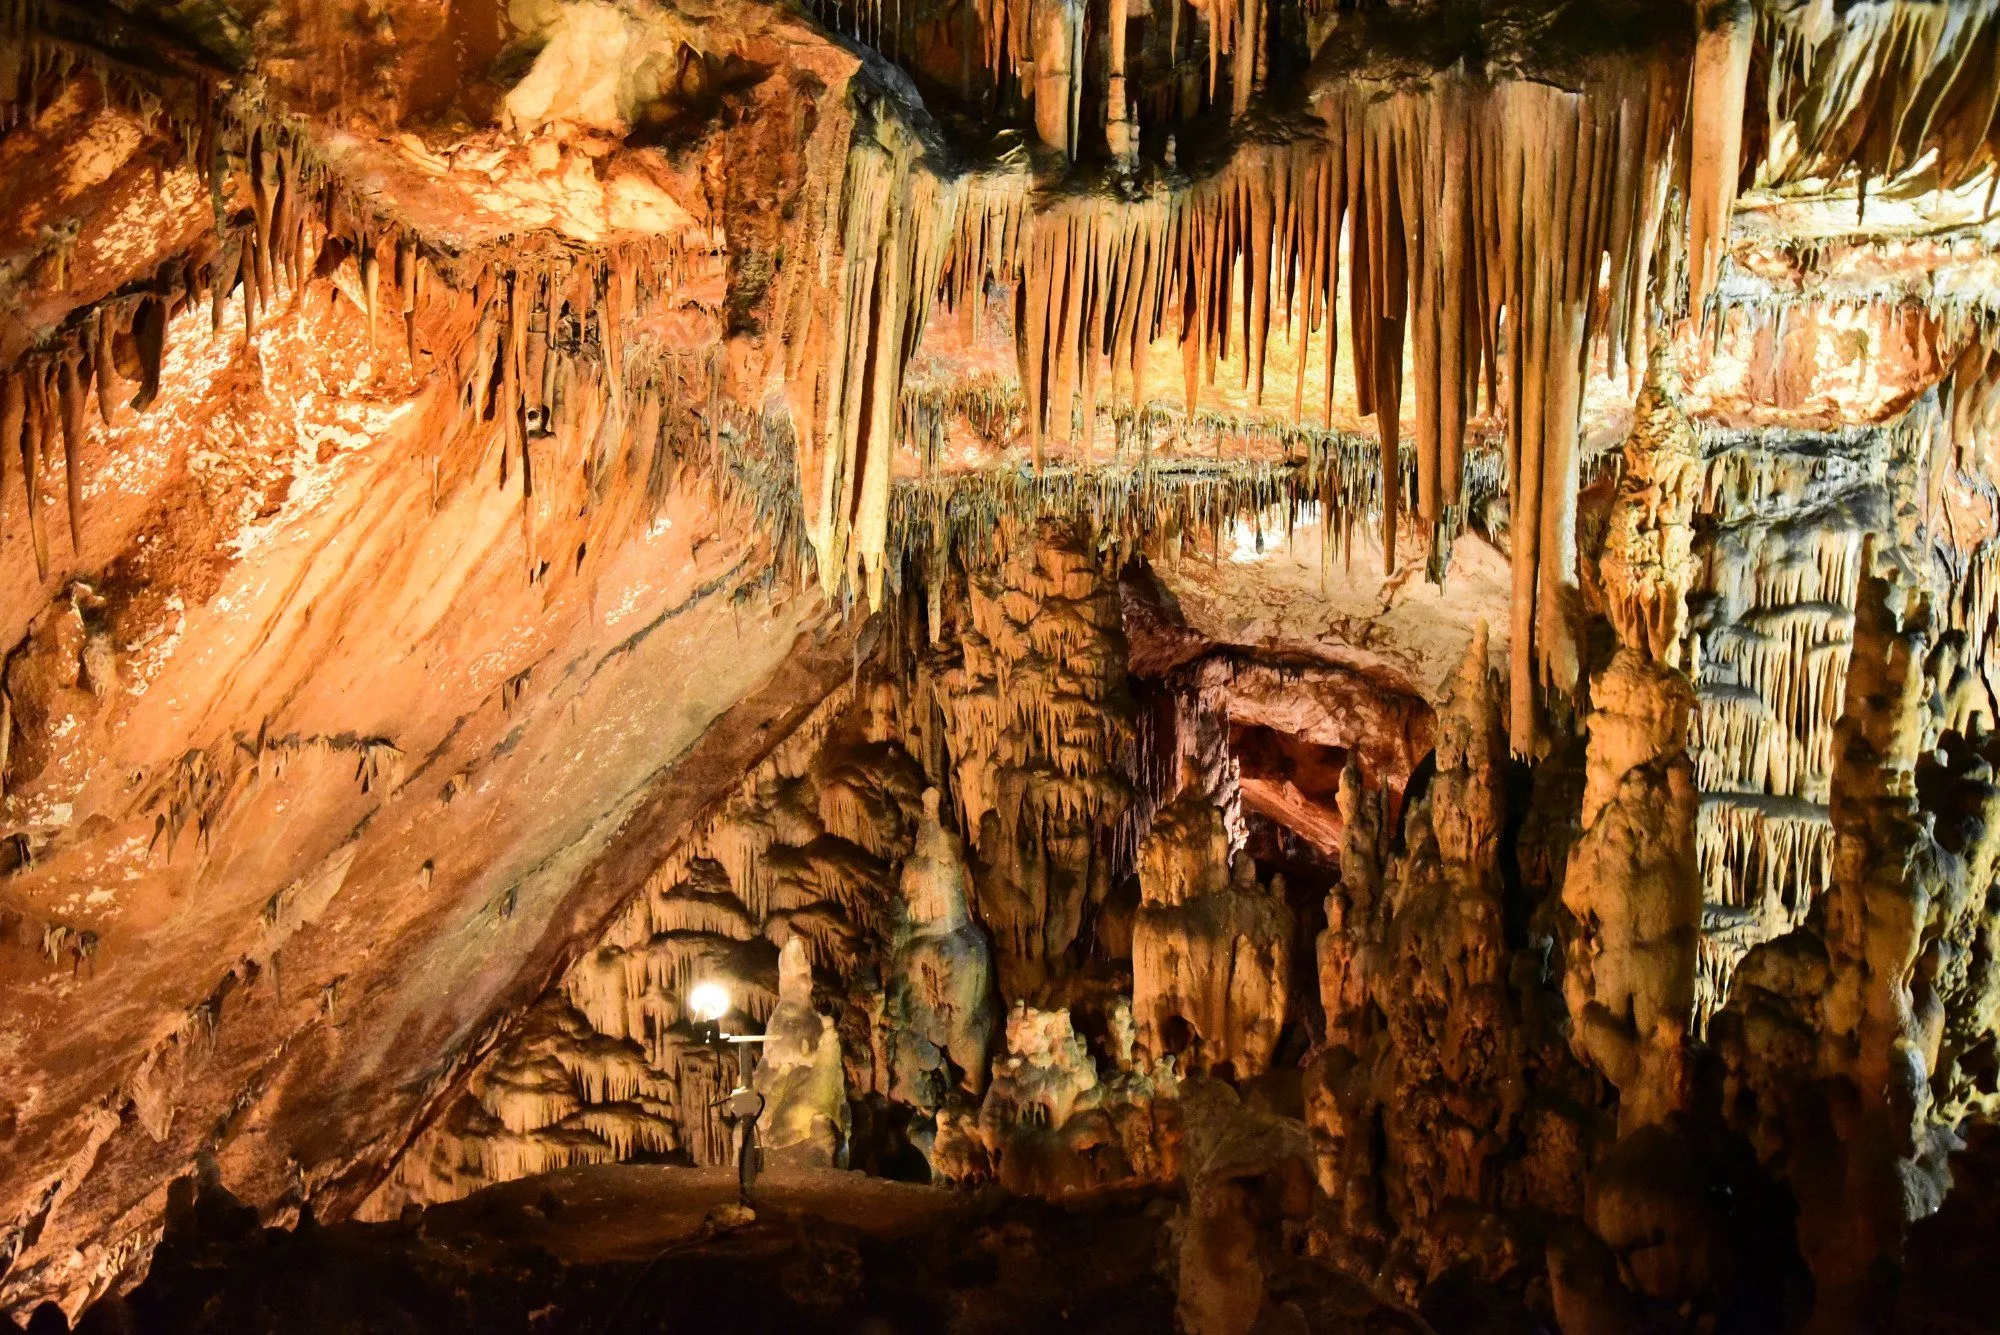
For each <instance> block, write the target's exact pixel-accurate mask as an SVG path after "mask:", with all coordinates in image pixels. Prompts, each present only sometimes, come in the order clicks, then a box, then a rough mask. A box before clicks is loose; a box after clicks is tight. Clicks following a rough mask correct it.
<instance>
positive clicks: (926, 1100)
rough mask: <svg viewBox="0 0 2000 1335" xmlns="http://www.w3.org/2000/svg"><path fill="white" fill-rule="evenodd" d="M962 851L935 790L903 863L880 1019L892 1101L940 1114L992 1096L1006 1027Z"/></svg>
mask: <svg viewBox="0 0 2000 1335" xmlns="http://www.w3.org/2000/svg"><path fill="white" fill-rule="evenodd" d="M964 848H965V846H964V843H963V841H962V840H960V839H959V837H958V835H957V834H956V833H954V832H952V831H950V830H947V829H945V828H944V827H943V826H942V825H940V824H939V823H938V791H937V789H935V788H928V789H925V790H924V810H923V817H922V823H921V824H920V825H919V826H918V827H917V843H916V849H915V851H914V852H913V853H912V854H911V856H910V859H909V861H907V862H905V863H904V864H903V878H902V894H903V917H902V920H901V921H900V923H899V924H898V927H897V929H896V931H895V933H894V935H893V936H892V937H891V941H890V948H889V968H888V983H887V996H886V998H885V1006H884V1011H883V1020H882V1027H883V1031H884V1033H883V1039H882V1041H883V1044H884V1046H885V1048H886V1049H887V1050H888V1052H889V1053H890V1057H889V1063H890V1067H891V1071H892V1077H891V1084H890V1092H891V1093H892V1094H893V1095H894V1096H895V1097H897V1098H900V1099H902V1100H904V1101H906V1102H908V1103H911V1104H913V1105H915V1106H916V1107H919V1108H936V1107H938V1106H939V1105H940V1104H942V1103H944V1102H945V1100H946V1098H947V1097H948V1096H949V1095H951V1094H952V1093H953V1092H954V1091H955V1090H958V1089H963V1090H964V1091H965V1092H966V1093H967V1094H969V1095H971V1096H972V1097H974V1098H977V1097H978V1096H979V1095H980V1094H982V1093H984V1092H985V1089H986V1077H987V1074H988V1062H989V1058H990V1056H991V1053H992V1048H993V1036H994V1028H995V1026H996V1025H997V1024H998V1022H999V1003H998V1001H997V999H996V997H995V994H994V991H993V954H992V950H991V948H990V947H989V946H988V944H987V941H986V934H985V933H984V932H982V931H981V930H980V929H979V925H978V924H977V923H975V922H974V921H973V920H972V914H971V910H970V907H969V905H968V891H969V890H970V877H969V876H968V874H967V872H966V867H965V852H964Z"/></svg>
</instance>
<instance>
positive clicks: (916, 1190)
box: [79, 1164, 1173, 1335]
mask: <svg viewBox="0 0 2000 1335" xmlns="http://www.w3.org/2000/svg"><path fill="white" fill-rule="evenodd" d="M735 1194H736V1190H735V1174H734V1171H733V1170H730V1169H721V1168H701V1169H697V1168H679V1167H671V1166H664V1165H646V1164H623V1165H606V1166H602V1167H593V1168H580V1169H571V1170H566V1171H561V1172H555V1173H550V1174H545V1175H542V1176H538V1177H532V1178H525V1179H521V1180H519V1181H515V1182H510V1183H506V1184H504V1185H501V1186H497V1187H493V1188H489V1189H487V1190H485V1191H482V1192H479V1193H477V1194H475V1195H473V1196H470V1197H467V1198H466V1199H464V1200H461V1201H456V1202H452V1203H450V1204H445V1205H438V1206H433V1207H431V1208H430V1209H428V1210H425V1211H421V1212H418V1211H412V1212H410V1213H408V1214H407V1215H405V1216H404V1217H402V1218H400V1219H397V1220H393V1221H388V1222H384V1223H355V1222H350V1223H339V1224H328V1225H315V1224H312V1223H306V1224H304V1225H303V1226H301V1227H299V1228H296V1229H276V1228H270V1229H266V1228H260V1227H258V1226H257V1224H256V1221H255V1218H254V1216H253V1215H252V1214H251V1212H249V1211H248V1210H247V1209H245V1208H244V1207H241V1206H239V1205H236V1204H235V1203H234V1202H233V1201H231V1200H230V1199H229V1198H227V1197H226V1196H218V1195H216V1194H214V1193H210V1194H204V1195H203V1196H201V1197H200V1198H199V1200H198V1201H197V1202H196V1203H195V1204H194V1206H193V1207H192V1208H191V1209H184V1210H183V1211H182V1212H181V1215H180V1217H179V1219H178V1220H177V1221H175V1222H172V1223H170V1225H169V1229H168V1233H167V1236H166V1238H165V1239H164V1240H163V1241H162V1243H161V1245H160V1247H159V1249H158V1251H157V1252H156V1254H155V1257H154V1261H153V1266H152V1270H151V1272H150V1274H149V1275H148V1276H147V1278H146V1280H145V1281H144V1282H143V1283H142V1284H140V1285H139V1286H138V1287H137V1288H136V1289H135V1290H134V1291H133V1292H132V1293H131V1294H130V1295H129V1297H128V1298H127V1299H125V1300H123V1301H122V1302H119V1301H114V1302H111V1303H106V1304H101V1305H100V1306H99V1308H97V1309H93V1310H92V1311H91V1312H89V1313H86V1315H85V1316H84V1318H83V1320H82V1322H81V1323H80V1325H79V1329H80V1330H105V1331H111V1330H120V1331H131V1330H137V1331H172V1332H181V1331H197V1330H199V1331H212V1332H234V1331H243V1332H248V1331H258V1332H263V1331H274V1330H283V1331H288V1332H336V1331H338V1332H349V1331H356V1332H358V1331H367V1332H400V1331H411V1332H415V1331H425V1332H434V1331H446V1330H452V1331H457V1330H464V1331H481V1332H487V1331H492V1332H510V1331H603V1332H625V1331H690V1332H692V1331H703V1332H717V1331H726V1332H737V1331H841V1332H871V1333H874V1332H879V1333H880V1335H890V1333H891V1332H904V1331H908V1332H918V1331H954V1332H968V1333H974V1332H977V1333H982V1335H983V1333H984V1332H1000V1331H1019V1330H1074V1331H1090V1332H1105V1333H1106V1335H1112V1333H1115V1332H1126V1331H1132V1332H1137V1331H1149V1332H1151V1331H1164V1330H1170V1329H1172V1328H1173V1294H1172V1290H1171V1287H1170V1283H1169V1280H1168V1278H1167V1276H1168V1274H1169V1273H1170V1272H1169V1270H1168V1268H1167V1267H1166V1266H1165V1265H1164V1264H1163V1257H1164V1255H1165V1250H1164V1249H1165V1248H1166V1247H1167V1246H1168V1241H1167V1240H1168V1237H1169V1233H1168V1228H1167V1224H1168V1221H1169V1219H1170V1217H1171V1214H1172V1204H1171V1202H1170V1201H1169V1200H1167V1199H1166V1198H1164V1197H1162V1196H1160V1195H1158V1194H1155V1193H1148V1194H1133V1193H1119V1194H1108V1195H1098V1196H1093V1197H1091V1198H1089V1199H1087V1200H1085V1201H1081V1202H1077V1203H1072V1204H1064V1205H1052V1204H1048V1203H1044V1202H1038V1201H1027V1200H1021V1199H1017V1198H1011V1197H1006V1196H1004V1195H1002V1194H1000V1193H998V1192H989V1191H962V1190H952V1189H948V1188H940V1187H929V1186H918V1185H914V1184H910V1183H903V1182H894V1181H889V1180H885V1179H881V1178H871V1177H867V1176H864V1175H862V1174H859V1173H849V1172H835V1171H830V1170H817V1171H815V1170H804V1169H785V1168H779V1169H774V1170H772V1171H770V1172H768V1173H766V1174H765V1175H764V1176H763V1177H762V1178H761V1179H760V1180H759V1182H758V1184H757V1188H756V1191H755V1193H754V1197H753V1199H754V1201H755V1205H756V1210H755V1218H754V1219H752V1220H750V1221H748V1222H743V1223H733V1224H732V1223H729V1222H726V1221H725V1220H724V1219H723V1218H722V1217H721V1216H716V1217H714V1218H712V1212H715V1211H717V1210H718V1207H727V1206H728V1205H730V1204H732V1203H733V1202H734V1200H735Z"/></svg>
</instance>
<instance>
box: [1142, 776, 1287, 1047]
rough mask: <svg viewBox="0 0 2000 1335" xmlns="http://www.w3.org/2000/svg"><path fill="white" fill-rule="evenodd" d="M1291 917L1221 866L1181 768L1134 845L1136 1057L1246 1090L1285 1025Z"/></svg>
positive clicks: (1202, 799)
mask: <svg viewBox="0 0 2000 1335" xmlns="http://www.w3.org/2000/svg"><path fill="white" fill-rule="evenodd" d="M1291 939H1292V924H1291V914H1290V912H1289V910H1288V909H1287V908H1286V906H1285V899H1284V886H1283V883H1282V882H1279V883H1277V884H1274V885H1271V886H1264V885H1260V884H1259V883H1258V881H1257V869H1256V866H1255V864H1254V863H1252V862H1251V861H1250V859H1249V858H1248V857H1247V856H1244V855H1241V854H1239V855H1237V857H1236V858H1235V859H1234V860H1233V862H1232V860H1231V859H1230V856H1229V835H1228V832H1227V831H1226V830H1225V829H1224V828H1223V824H1222V813H1221V812H1220V811H1219V810H1217V809H1216V807H1215V806H1214V804H1213V803H1212V802H1210V801H1209V798H1208V794H1207V793H1206V792H1204V791H1203V789H1202V786H1201V782H1200V775H1199V774H1198V772H1196V771H1195V770H1194V769H1193V768H1192V767H1191V766H1190V767H1188V768H1186V769H1184V770H1183V772H1182V776H1181V791H1180V794H1179V796H1177V797H1176V798H1175V799H1174V800H1173V801H1172V802H1170V803H1168V804H1167V805H1166V806H1164V807H1162V808H1160V811H1159V813H1158V814H1157V815H1155V816H1154V817H1153V827H1152V829H1151V830H1149V831H1147V834H1146V838H1145V841H1144V842H1143V843H1142V844H1140V846H1139V912H1138V916H1137V918H1136V919H1135V920H1134V922H1133V927H1132V1011H1133V1018H1134V1020H1135V1022H1136V1023H1137V1025H1138V1043H1139V1048H1140V1050H1141V1051H1143V1052H1145V1053H1146V1054H1148V1055H1149V1056H1151V1057H1153V1058H1155V1059H1158V1058H1162V1057H1173V1058H1174V1059H1175V1060H1176V1061H1177V1062H1178V1063H1179V1064H1180V1066H1181V1068H1182V1069H1183V1070H1186V1071H1191V1072H1200V1073H1202V1074H1208V1073H1210V1072H1226V1073H1228V1074H1229V1075H1230V1076H1231V1077H1232V1078H1235V1079H1240V1080H1250V1079H1254V1078H1255V1077H1257V1076H1259V1075H1262V1074H1263V1073H1264V1071H1265V1070H1266V1069H1267V1068H1268V1067H1269V1066H1270V1064H1271V1058H1272V1055H1273V1054H1274V1053H1275V1051H1276V1050H1277V1046H1278V1039H1279V1037H1280V1035H1281V1034H1282V1032H1283V1030H1284V1027H1285V1012H1286V1005H1287V996H1288V991H1289V986H1290V977H1291Z"/></svg>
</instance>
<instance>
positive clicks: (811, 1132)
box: [755, 936, 852, 1167]
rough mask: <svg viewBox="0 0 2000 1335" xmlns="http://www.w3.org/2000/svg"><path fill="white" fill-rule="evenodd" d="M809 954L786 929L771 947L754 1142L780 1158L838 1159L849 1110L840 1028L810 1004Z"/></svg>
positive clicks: (822, 1162)
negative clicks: (771, 994) (773, 956)
mask: <svg viewBox="0 0 2000 1335" xmlns="http://www.w3.org/2000/svg"><path fill="white" fill-rule="evenodd" d="M812 993H813V974H812V960H811V958H810V957H809V956H808V955H807V953H806V939H805V938H804V937H803V936H794V937H792V938H791V939H790V940H789V941H787V942H785V948H784V949H783V950H781V951H779V952H778V1004H777V1005H776V1006H774V1007H773V1008H772V1010H771V1016H770V1018H769V1019H768V1020H767V1021H766V1022H765V1025H764V1034H765V1039H764V1045H763V1047H764V1051H763V1054H762V1056H761V1057H760V1059H759V1061H758V1065H757V1072H756V1076H755V1088H756V1090H757V1092H758V1093H760V1094H762V1095H763V1096H764V1110H763V1112H762V1114H761V1115H760V1116H759V1118H758V1122H757V1130H758V1136H759V1139H760V1142H761V1144H762V1146H763V1148H764V1150H765V1151H766V1152H767V1153H768V1154H769V1156H770V1158H771V1159H772V1160H773V1161H774V1162H776V1163H780V1164H787V1163H801V1164H811V1165H815V1166H820V1167H831V1166H833V1165H836V1164H844V1163H845V1161H846V1158H847V1138H848V1131H849V1128H850V1126H851V1124H852V1117H851V1114H850V1113H849V1111H848V1107H847V1085H846V1082H845V1079H844V1077H843V1075H842V1063H841V1056H840V1033H839V1030H838V1028H837V1027H836V1026H835V1024H834V1020H833V1017H832V1016H831V1015H822V1014H820V1012H818V1011H816V1010H814V1009H813V995H812Z"/></svg>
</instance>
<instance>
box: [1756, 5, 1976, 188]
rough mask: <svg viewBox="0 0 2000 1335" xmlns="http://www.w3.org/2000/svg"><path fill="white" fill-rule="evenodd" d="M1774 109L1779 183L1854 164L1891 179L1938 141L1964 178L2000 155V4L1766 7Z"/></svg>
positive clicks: (1766, 167)
mask: <svg viewBox="0 0 2000 1335" xmlns="http://www.w3.org/2000/svg"><path fill="white" fill-rule="evenodd" d="M1761 13H1762V22H1763V29H1764V30H1763V41H1764V44H1765V45H1766V46H1767V47H1768V48H1769V50H1770V64H1769V82H1768V85H1767V88H1766V93H1765V97H1766V102H1767V107H1766V112H1765V117H1766V120H1767V122H1768V123H1769V125H1770V126H1771V127H1772V131H1771V137H1770V138H1771V148H1770V152H1769V153H1768V154H1767V155H1766V159H1765V162H1764V163H1763V165H1762V167H1761V169H1760V172H1759V175H1760V177H1761V178H1762V179H1763V180H1765V181H1767V182H1769V183H1770V184H1774V185H1786V184H1792V183H1796V182H1799V181H1804V180H1808V179H1813V178H1818V179H1822V180H1836V179H1838V178H1841V177H1843V176H1845V175H1847V174H1848V173H1849V172H1853V173H1855V174H1857V175H1858V177H1859V181H1860V193H1861V204H1862V207H1863V208H1865V207H1866V196H1867V189H1868V182H1869V181H1870V180H1887V179H1890V178H1893V177H1895V176H1897V175H1899V174H1901V173H1904V172H1907V171H1909V170H1911V169H1912V168H1914V167H1916V166H1918V164H1919V163H1921V162H1922V161H1923V160H1924V158H1925V155H1926V154H1927V153H1931V152H1935V154H1936V157H1935V160H1934V170H1935V171H1936V174H1937V183H1938V184H1939V185H1941V186H1943V187H1944V188H1946V189H1957V188H1959V187H1960V186H1962V185H1964V184H1966V183H1967V182H1969V181H1971V180H1972V179H1973V178H1974V177H1976V176H1977V175H1978V174H1979V173H1980V172H1981V171H1983V170H1986V169H1987V168H1989V167H1991V166H1993V165H1994V164H1995V162H1996V160H2000V97H1996V95H1995V91H1994V90H1995V89H1996V88H2000V82H1996V80H1995V77H1994V76H1995V73H1996V71H2000V12H1996V11H1995V10H1994V9H1993V8H1992V7H1991V6H1987V5H1961V4H1915V3H1906V2H1905V0H1862V2H1861V3H1856V4H1849V5H1845V6H1843V7H1842V8H1841V9H1840V11H1839V12H1838V14H1837V15H1836V14H1834V13H1833V12H1832V11H1831V10H1830V9H1829V8H1828V7H1825V6H1821V5H1795V6H1790V7H1780V6H1765V7H1762V10H1761Z"/></svg>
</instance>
